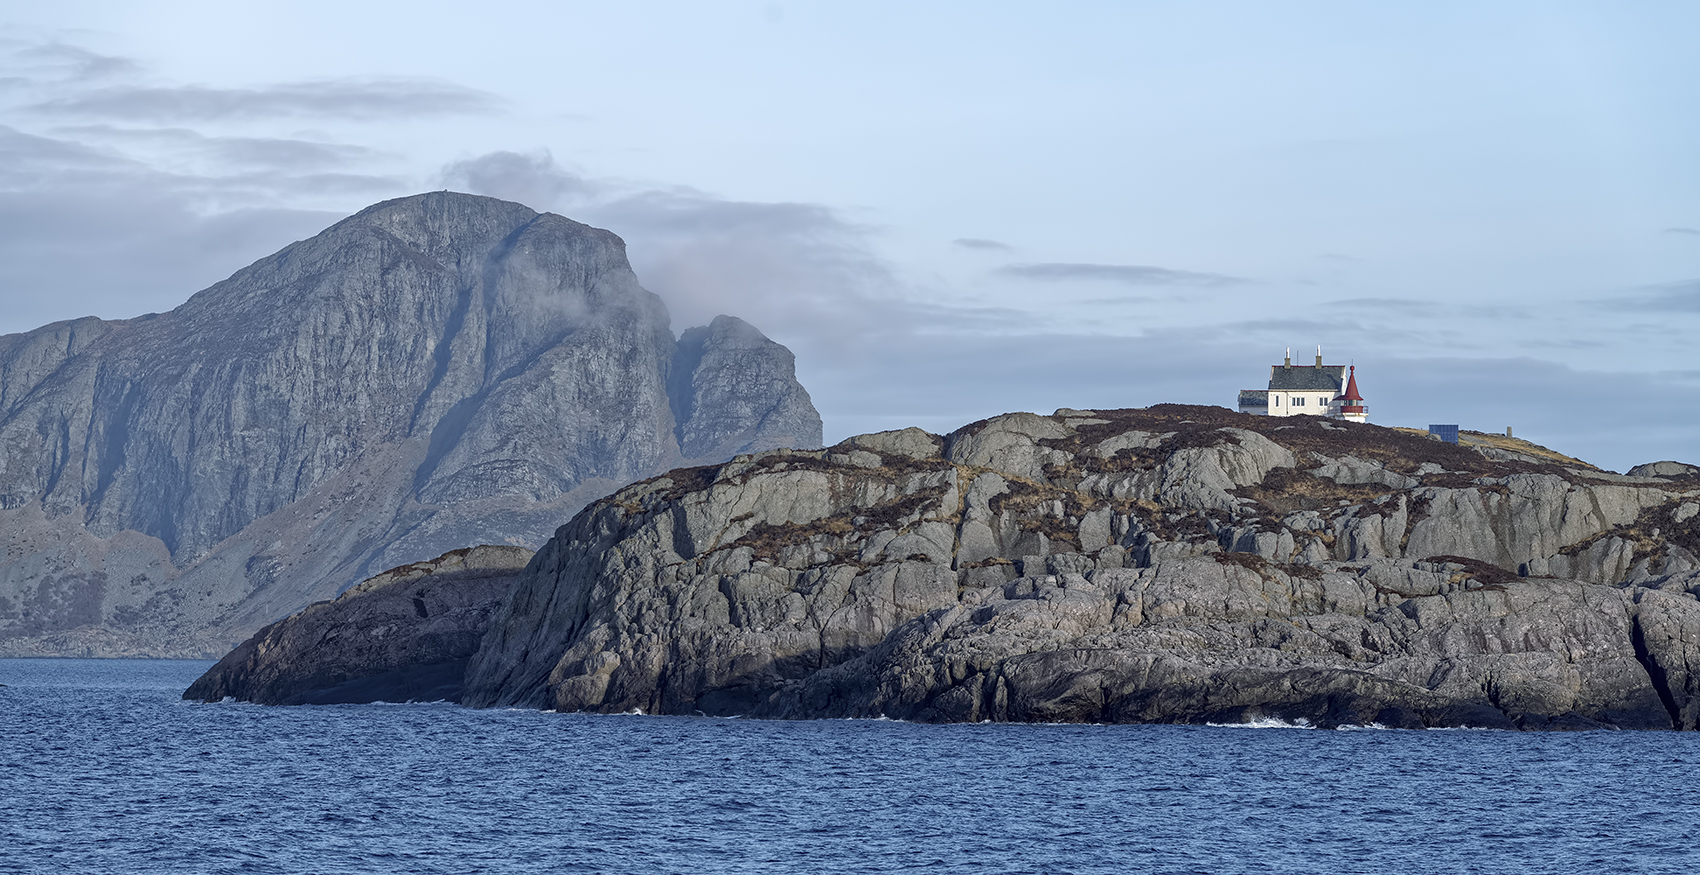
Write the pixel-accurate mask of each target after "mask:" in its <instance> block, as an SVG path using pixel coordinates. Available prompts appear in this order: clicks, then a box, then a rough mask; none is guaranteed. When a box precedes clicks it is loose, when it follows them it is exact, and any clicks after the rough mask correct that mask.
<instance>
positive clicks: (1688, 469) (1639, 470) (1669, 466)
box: [1626, 461, 1700, 477]
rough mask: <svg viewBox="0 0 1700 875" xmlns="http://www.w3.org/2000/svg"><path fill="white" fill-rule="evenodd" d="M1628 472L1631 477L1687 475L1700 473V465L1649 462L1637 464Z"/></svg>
mask: <svg viewBox="0 0 1700 875" xmlns="http://www.w3.org/2000/svg"><path fill="white" fill-rule="evenodd" d="M1626 473H1628V474H1629V476H1631V477H1685V476H1693V475H1697V474H1700V465H1686V464H1683V463H1682V462H1669V461H1666V462H1648V463H1646V464H1644V465H1636V466H1635V467H1633V468H1630V469H1629V470H1628V471H1627V472H1626Z"/></svg>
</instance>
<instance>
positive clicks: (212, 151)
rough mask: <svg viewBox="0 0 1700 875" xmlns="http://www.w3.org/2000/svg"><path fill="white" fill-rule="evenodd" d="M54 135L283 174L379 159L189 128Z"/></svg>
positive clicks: (305, 143) (373, 154) (345, 148)
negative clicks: (170, 152)
mask: <svg viewBox="0 0 1700 875" xmlns="http://www.w3.org/2000/svg"><path fill="white" fill-rule="evenodd" d="M53 133H55V134H60V135H63V136H69V137H79V138H81V139H83V140H92V141H96V142H103V143H107V144H111V145H113V146H115V147H118V148H124V147H130V146H137V147H141V148H148V149H156V150H175V151H177V152H180V153H185V154H190V155H197V156H201V157H204V158H207V159H209V160H212V161H215V162H218V163H220V164H225V165H234V166H251V167H267V168H275V169H282V170H308V169H327V168H341V167H345V166H348V165H350V164H355V163H359V162H365V161H371V160H373V159H375V158H378V157H380V153H378V152H377V151H376V150H373V149H368V148H366V147H363V146H354V145H350V144H347V143H327V142H322V141H316V140H302V139H294V138H288V137H214V136H207V135H205V134H202V133H200V132H198V131H194V130H190V129H188V128H121V127H116V126H113V125H104V124H99V125H76V126H66V127H59V128H55V129H53Z"/></svg>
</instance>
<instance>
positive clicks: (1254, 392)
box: [1240, 389, 1269, 407]
mask: <svg viewBox="0 0 1700 875" xmlns="http://www.w3.org/2000/svg"><path fill="white" fill-rule="evenodd" d="M1240 406H1241V407H1248V406H1258V407H1268V406H1269V390H1268V389H1241V390H1240Z"/></svg>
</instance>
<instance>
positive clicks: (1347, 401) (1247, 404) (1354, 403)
mask: <svg viewBox="0 0 1700 875" xmlns="http://www.w3.org/2000/svg"><path fill="white" fill-rule="evenodd" d="M1240 412H1241V413H1251V414H1255V415H1257V416H1326V417H1328V418H1330V419H1349V420H1351V421H1353V422H1367V421H1368V420H1369V408H1368V407H1366V406H1364V399H1363V396H1362V395H1360V394H1358V376H1357V367H1356V366H1352V367H1348V366H1346V365H1325V364H1323V363H1322V347H1320V346H1319V347H1317V348H1316V364H1314V365H1294V364H1293V351H1292V350H1291V349H1289V350H1287V358H1286V361H1285V362H1283V363H1282V364H1278V365H1271V366H1270V367H1269V388H1267V389H1241V390H1240Z"/></svg>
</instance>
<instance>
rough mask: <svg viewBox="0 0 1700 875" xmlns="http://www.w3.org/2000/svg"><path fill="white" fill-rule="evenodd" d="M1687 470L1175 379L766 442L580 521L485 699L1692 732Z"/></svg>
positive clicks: (511, 600) (517, 624)
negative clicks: (1163, 391)
mask: <svg viewBox="0 0 1700 875" xmlns="http://www.w3.org/2000/svg"><path fill="white" fill-rule="evenodd" d="M1529 457H1530V458H1538V457H1539V456H1538V454H1529ZM1670 470H1671V471H1672V472H1674V473H1671V474H1669V475H1665V476H1642V477H1625V476H1619V475H1613V474H1607V473H1604V472H1600V471H1597V470H1593V469H1588V468H1585V467H1570V468H1564V467H1559V466H1556V465H1551V464H1544V463H1540V462H1533V461H1524V460H1520V459H1516V458H1504V457H1502V458H1498V459H1492V458H1488V457H1487V456H1486V455H1484V454H1483V453H1480V452H1476V451H1474V450H1472V449H1469V448H1467V447H1459V446H1455V445H1449V444H1442V443H1439V442H1437V441H1433V440H1428V439H1425V438H1423V437H1419V436H1415V435H1411V434H1407V433H1401V432H1398V431H1395V430H1391V429H1384V428H1380V427H1377V426H1372V425H1356V424H1350V423H1337V422H1331V421H1325V420H1322V419H1313V418H1309V417H1295V418H1290V419H1267V418H1255V417H1250V416H1242V415H1239V414H1233V413H1229V412H1227V411H1225V410H1221V409H1220V408H1202V407H1181V406H1176V405H1163V406H1159V407H1155V408H1151V409H1148V410H1131V411H1096V412H1093V411H1086V412H1079V411H1059V412H1058V414H1057V415H1054V416H1035V415H1033V414H1011V415H1007V416H1002V417H998V418H996V419H992V420H988V421H985V422H980V423H975V424H973V425H970V426H967V427H965V428H963V429H960V430H958V431H957V432H955V433H953V434H951V435H950V436H948V437H945V438H939V437H935V436H932V435H929V434H926V433H924V432H921V431H919V430H916V429H910V430H907V431H900V432H888V433H882V434H877V435H866V436H862V437H857V438H852V439H850V440H849V441H846V442H845V443H843V444H840V445H839V446H837V447H833V448H831V449H828V450H824V451H818V452H796V451H772V452H764V453H758V454H754V455H749V456H740V457H739V458H738V459H736V460H734V461H733V462H731V463H728V464H725V465H719V466H712V467H703V468H696V469H689V470H681V471H674V472H671V473H669V474H667V475H665V476H662V477H659V478H654V479H651V480H648V481H645V482H643V483H639V484H636V485H633V486H629V487H627V488H625V489H622V490H620V491H618V492H616V493H615V494H613V495H612V496H610V497H608V498H606V499H603V500H601V501H599V502H597V503H596V504H594V505H592V506H590V507H588V508H586V509H585V510H584V511H583V512H582V513H580V514H579V516H578V517H576V518H575V519H574V520H573V521H572V522H571V523H570V524H569V525H567V526H565V527H563V528H562V529H561V530H560V532H558V533H557V535H556V538H555V539H554V540H553V541H551V542H550V543H549V544H548V545H546V546H545V547H544V548H543V549H542V550H541V551H540V552H539V553H538V555H537V556H536V557H535V559H534V560H533V562H532V565H531V566H530V568H529V569H528V570H527V572H526V573H525V575H523V576H522V577H521V579H520V581H519V583H518V584H516V586H515V588H514V589H513V591H512V592H511V594H510V595H509V596H508V598H507V600H506V602H505V604H504V605H503V606H502V607H501V608H499V609H498V611H497V613H496V614H495V616H494V618H493V619H492V621H491V624H490V627H489V631H488V632H486V634H485V638H484V641H483V644H482V646H481V647H480V649H479V651H478V653H477V655H476V656H474V657H473V659H472V662H471V664H470V666H469V667H468V670H467V674H466V692H465V696H464V699H463V700H464V701H465V702H466V703H468V704H473V705H483V706H493V705H523V706H532V707H549V708H555V709H559V710H566V711H577V710H586V711H601V712H624V711H630V710H634V709H637V710H641V711H643V712H645V713H676V714H690V713H696V712H704V713H709V714H746V715H752V716H776V717H825V716H875V715H886V716H890V717H898V718H905V719H916V720H928V721H957V720H985V719H993V720H1018V721H1033V720H1039V721H1135V722H1137V721H1180V722H1192V721H1214V720H1227V721H1236V720H1243V719H1248V718H1252V717H1257V716H1275V717H1282V718H1286V719H1305V720H1310V721H1313V722H1316V723H1319V724H1322V725H1334V724H1339V723H1368V722H1380V723H1384V724H1389V725H1398V726H1423V725H1471V726H1505V727H1510V726H1517V727H1521V728H1586V727H1595V726H1604V725H1610V726H1619V727H1636V728H1660V727H1663V728H1670V727H1675V728H1682V729H1694V728H1696V721H1697V719H1700V601H1697V600H1696V598H1695V594H1696V593H1697V592H1700V560H1697V558H1696V555H1695V551H1696V549H1700V480H1696V479H1695V478H1694V476H1693V475H1692V474H1690V473H1688V472H1687V471H1686V470H1678V469H1676V468H1672V469H1670Z"/></svg>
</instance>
